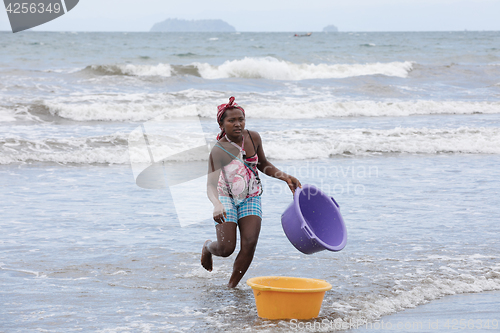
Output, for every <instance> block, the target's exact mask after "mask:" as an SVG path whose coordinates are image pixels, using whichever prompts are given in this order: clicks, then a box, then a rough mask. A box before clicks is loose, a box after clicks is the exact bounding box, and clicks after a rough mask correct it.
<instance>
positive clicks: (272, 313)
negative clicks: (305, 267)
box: [247, 276, 332, 319]
mask: <svg viewBox="0 0 500 333" xmlns="http://www.w3.org/2000/svg"><path fill="white" fill-rule="evenodd" d="M247 284H248V285H249V286H250V287H252V290H253V295H254V296H255V305H256V306H257V314H258V316H259V317H261V318H266V319H311V318H315V317H317V316H318V315H319V310H320V309H321V303H322V302H323V297H324V296H325V292H326V291H327V290H330V289H332V285H331V284H329V283H328V282H326V281H325V280H318V279H306V278H296V277H287V276H260V277H254V278H251V279H248V280H247Z"/></svg>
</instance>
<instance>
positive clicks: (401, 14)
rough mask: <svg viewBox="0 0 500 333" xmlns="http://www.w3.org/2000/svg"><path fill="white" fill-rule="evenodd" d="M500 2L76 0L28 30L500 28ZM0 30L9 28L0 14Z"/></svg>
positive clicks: (420, 29)
mask: <svg viewBox="0 0 500 333" xmlns="http://www.w3.org/2000/svg"><path fill="white" fill-rule="evenodd" d="M499 13H500V0H349V1H347V0H300V1H299V0H251V1H236V0H210V1H207V0H180V1H172V0H140V1H139V0H134V1H133V0H80V2H79V4H78V5H77V6H76V7H75V8H74V9H73V10H72V11H70V12H69V13H68V14H66V15H64V16H63V17H60V18H58V19H56V20H54V21H52V22H49V23H46V24H44V25H41V26H39V27H37V28H34V29H33V30H38V31H42V30H43V31H148V30H149V29H150V28H151V26H152V25H153V24H154V23H156V22H160V21H163V20H165V19H167V18H179V19H222V20H224V21H226V22H228V23H229V24H231V25H232V26H234V27H235V28H236V30H238V31H292V32H301V31H321V30H322V29H323V27H325V26H326V25H329V24H334V25H336V26H337V27H338V28H339V29H340V30H341V31H451V30H465V29H467V30H500V19H499ZM0 30H10V25H9V21H8V17H7V13H6V12H5V10H3V11H2V12H1V13H0Z"/></svg>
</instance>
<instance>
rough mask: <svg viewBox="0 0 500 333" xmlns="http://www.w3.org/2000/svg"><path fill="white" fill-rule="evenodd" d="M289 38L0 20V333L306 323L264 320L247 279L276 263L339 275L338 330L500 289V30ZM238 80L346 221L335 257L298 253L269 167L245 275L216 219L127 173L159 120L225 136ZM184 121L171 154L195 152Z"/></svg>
mask: <svg viewBox="0 0 500 333" xmlns="http://www.w3.org/2000/svg"><path fill="white" fill-rule="evenodd" d="M292 35H293V34H287V33H220V34H218V33H205V34H203V33H81V32H79V33H46V32H25V33H19V34H12V33H7V32H3V33H0V78H1V79H0V133H1V134H0V175H1V176H0V179H1V182H0V185H1V189H0V202H1V204H0V212H1V214H2V218H1V219H0V226H1V231H2V232H1V235H0V277H1V278H0V285H1V288H0V294H1V298H0V302H1V308H2V311H1V312H0V331H5V332H27V331H46V332H73V331H85V332H205V331H227V332H239V331H241V330H247V331H257V332H288V331H290V330H294V329H295V328H296V327H297V326H294V323H291V322H290V321H287V320H278V321H270V320H264V319H260V318H258V316H257V311H256V309H255V304H254V298H253V294H252V291H251V289H250V288H249V287H248V286H247V285H246V284H245V283H244V281H245V280H246V279H247V278H250V277H255V276H264V275H282V276H297V277H311V278H320V279H324V280H327V281H328V282H330V283H331V284H332V285H333V289H332V290H331V291H329V292H327V293H326V296H325V300H324V302H323V306H322V310H321V312H320V317H319V318H318V319H316V320H317V321H322V320H327V321H328V322H332V323H336V324H337V326H333V327H334V328H335V327H342V324H343V323H344V324H348V323H350V322H353V321H366V322H372V323H373V322H376V321H378V320H380V319H381V318H383V316H386V315H390V314H395V313H399V312H401V311H403V310H405V309H408V308H418V307H419V306H421V305H424V304H427V303H431V304H432V302H433V301H435V300H438V299H440V298H442V297H443V296H445V295H452V294H463V293H480V292H484V291H495V290H500V260H499V259H500V245H499V244H498V236H499V234H500V224H499V223H498V222H499V220H500V205H499V204H500V200H499V197H500V196H499V189H500V169H499V168H498V165H499V164H500V48H499V47H498V45H500V33H499V32H426V33H417V32H414V33H334V34H324V33H314V34H313V35H312V36H311V37H308V38H294V37H293V36H292ZM231 95H233V96H235V97H236V102H237V103H239V104H240V105H242V106H243V107H244V108H245V110H246V112H247V128H249V129H253V130H256V131H258V132H259V133H260V134H261V136H262V138H263V146H264V150H265V152H266V155H267V156H268V158H269V159H270V160H271V161H272V162H273V163H274V164H275V165H276V166H278V167H279V168H281V169H282V170H283V171H285V172H288V173H290V174H293V175H294V176H296V177H297V178H299V179H300V181H301V182H302V184H314V185H317V186H318V187H320V188H321V189H323V191H325V192H326V193H328V194H330V195H332V196H333V197H335V200H336V201H337V202H338V203H339V205H340V208H341V212H342V214H343V217H344V220H345V222H346V226H347V231H348V242H347V246H346V247H345V248H344V249H343V250H342V251H340V252H336V253H333V252H328V251H323V252H319V253H316V254H313V255H304V254H302V253H300V252H298V251H297V250H296V249H295V248H294V247H293V246H292V245H291V244H290V242H289V241H288V240H287V238H286V236H285V235H284V233H283V230H282V228H281V223H280V216H281V213H282V212H283V211H284V210H285V208H286V207H287V205H288V204H289V203H290V202H291V200H292V195H291V193H290V192H289V190H288V189H287V188H285V186H284V183H282V182H280V181H277V180H275V179H272V178H269V177H266V176H262V178H263V184H264V194H263V209H264V218H263V223H262V231H261V236H260V239H259V244H258V246H257V250H256V254H255V258H254V261H253V263H252V265H251V266H250V269H249V270H248V272H247V273H246V275H245V277H244V279H243V280H242V282H241V283H240V285H239V286H238V288H236V289H234V290H231V289H228V288H227V287H226V283H227V280H228V279H229V276H230V274H231V269H232V263H233V261H234V258H235V255H236V254H233V255H232V256H231V257H229V258H214V271H213V272H211V273H209V272H207V271H205V270H204V269H203V268H202V267H201V265H200V250H201V247H202V244H203V243H204V241H205V240H206V239H214V237H215V230H214V226H213V223H212V222H211V221H210V216H199V217H197V218H198V219H199V223H196V224H193V225H189V226H187V227H181V225H180V223H179V219H178V215H177V213H178V211H177V210H178V208H179V207H178V205H176V204H175V195H174V194H175V193H174V192H173V191H171V190H170V189H169V188H168V187H167V188H163V189H156V190H152V189H145V188H141V187H139V186H138V185H137V184H136V179H135V177H134V170H133V165H134V163H140V162H147V161H148V160H147V156H145V157H144V156H142V155H140V154H139V155H138V154H136V153H135V152H134V150H133V149H132V148H131V147H130V146H129V144H130V143H131V137H133V133H135V132H134V131H136V130H137V129H138V128H139V129H140V128H145V127H141V125H142V126H144V124H147V123H148V121H149V122H151V120H152V119H156V120H158V119H161V120H162V124H169V123H170V124H177V123H182V122H183V121H187V120H188V119H193V118H194V119H197V121H198V122H199V126H200V127H199V128H200V129H201V131H202V133H201V134H202V136H203V137H204V140H205V141H206V142H207V143H208V144H212V143H213V142H214V139H215V136H216V134H217V130H218V126H217V124H216V120H215V115H216V106H217V105H218V104H221V103H225V102H226V101H227V99H228V97H229V96H231ZM176 130H177V132H176V134H175V136H174V138H173V139H172V138H170V139H169V140H171V141H168V144H164V143H163V144H162V143H161V142H160V143H158V142H156V143H155V142H153V143H152V144H153V145H156V146H155V149H156V152H157V153H158V154H160V155H161V154H168V152H169V149H173V148H172V147H174V148H175V149H177V150H178V151H182V150H183V149H189V148H190V146H189V144H187V143H186V142H187V141H189V139H188V138H189V137H191V136H192V135H193V132H192V131H190V130H189V129H188V128H185V127H182V126H181V127H178V128H176ZM162 138H164V139H165V140H167V139H168V138H167V136H165V137H162ZM202 141H203V140H202ZM205 141H203V142H205ZM141 156H142V157H141ZM142 158H144V159H145V161H141V159H142ZM136 159H138V160H136ZM205 164H206V155H204V154H198V155H196V156H194V157H193V156H187V155H175V156H174V158H173V159H171V160H170V161H169V165H170V166H171V167H172V168H174V169H175V168H177V169H185V168H186V167H187V170H194V169H196V168H198V167H200V166H202V167H204V165H205ZM186 194H187V195H190V193H186ZM207 201H208V199H207ZM205 203H206V202H205ZM193 214H198V212H197V211H196V210H193ZM208 215H209V214H208ZM236 252H237V251H236ZM490 310H491V313H492V314H493V316H494V317H495V318H490V319H491V320H494V319H496V320H499V319H500V312H499V311H498V304H496V305H492V308H491V309H490ZM465 319H467V318H465ZM304 327H305V326H304ZM323 328H324V327H323ZM334 328H332V326H330V328H328V329H318V331H322V330H323V331H325V330H326V331H328V330H330V331H332V330H334ZM308 331H311V330H308ZM312 331H314V330H312Z"/></svg>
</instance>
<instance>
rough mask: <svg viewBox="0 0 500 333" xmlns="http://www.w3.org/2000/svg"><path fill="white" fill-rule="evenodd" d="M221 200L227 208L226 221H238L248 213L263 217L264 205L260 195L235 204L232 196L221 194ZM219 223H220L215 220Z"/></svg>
mask: <svg viewBox="0 0 500 333" xmlns="http://www.w3.org/2000/svg"><path fill="white" fill-rule="evenodd" d="M219 200H220V202H221V203H222V205H223V206H224V209H225V210H226V215H227V218H226V220H225V221H226V222H234V223H238V220H239V219H241V218H242V217H245V216H248V215H256V216H258V217H260V218H262V205H261V198H260V195H259V196H256V197H249V198H246V199H245V200H243V201H242V202H241V203H239V204H238V205H235V203H234V200H233V199H231V198H230V197H225V196H222V195H221V196H219ZM215 224H216V225H217V224H218V223H217V222H215Z"/></svg>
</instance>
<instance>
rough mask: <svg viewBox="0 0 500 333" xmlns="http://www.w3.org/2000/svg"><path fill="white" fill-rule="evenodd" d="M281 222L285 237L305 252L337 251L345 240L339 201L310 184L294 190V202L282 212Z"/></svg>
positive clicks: (341, 247) (345, 235)
mask: <svg viewBox="0 0 500 333" xmlns="http://www.w3.org/2000/svg"><path fill="white" fill-rule="evenodd" d="M281 225H282V226H283V230H284V231H285V234H286V237H288V240H289V241H290V242H291V243H292V244H293V246H295V248H296V249H297V250H299V251H300V252H302V253H305V254H311V253H315V252H319V251H323V250H330V251H340V250H342V249H343V248H344V246H345V244H346V242H347V230H346V228H345V224H344V220H343V219H342V215H340V210H339V205H338V204H337V203H336V202H335V200H334V199H333V198H332V197H329V196H327V195H326V194H324V193H323V192H321V191H320V190H319V189H318V188H317V187H315V186H313V185H303V186H302V188H299V189H297V190H296V191H295V195H294V198H293V202H292V203H291V204H290V205H289V206H288V208H287V209H286V210H285V212H284V213H283V214H282V215H281Z"/></svg>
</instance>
